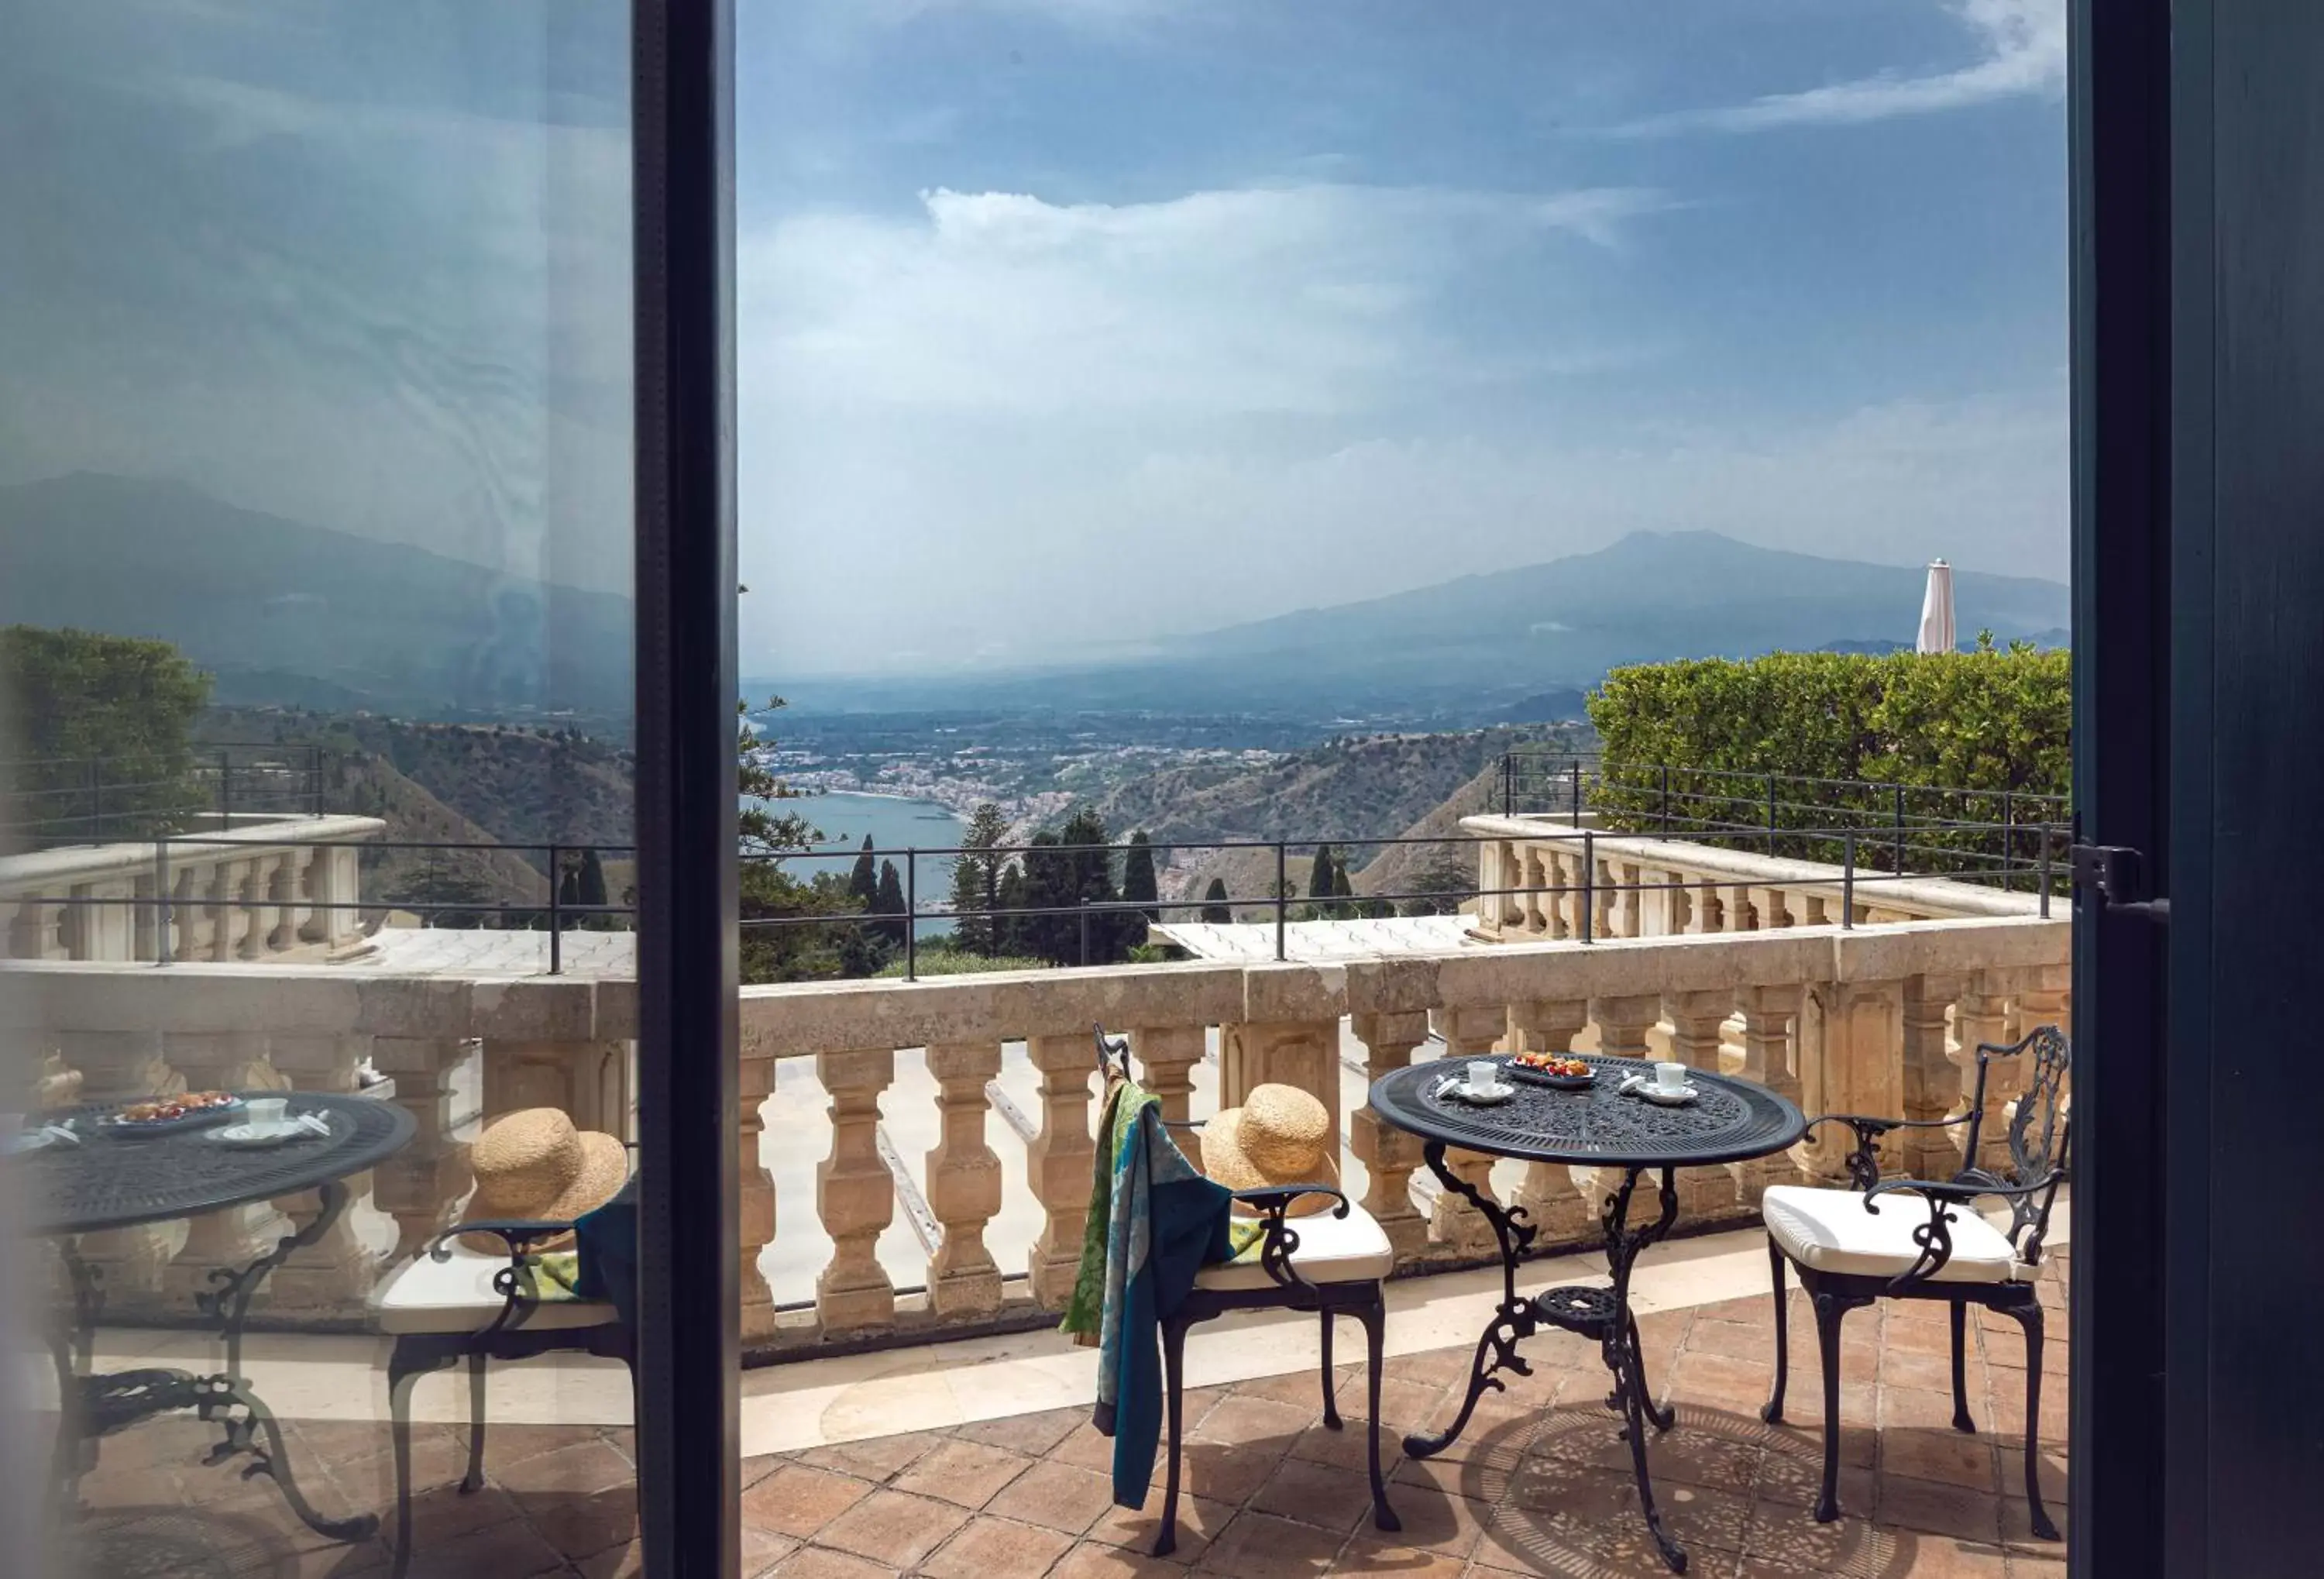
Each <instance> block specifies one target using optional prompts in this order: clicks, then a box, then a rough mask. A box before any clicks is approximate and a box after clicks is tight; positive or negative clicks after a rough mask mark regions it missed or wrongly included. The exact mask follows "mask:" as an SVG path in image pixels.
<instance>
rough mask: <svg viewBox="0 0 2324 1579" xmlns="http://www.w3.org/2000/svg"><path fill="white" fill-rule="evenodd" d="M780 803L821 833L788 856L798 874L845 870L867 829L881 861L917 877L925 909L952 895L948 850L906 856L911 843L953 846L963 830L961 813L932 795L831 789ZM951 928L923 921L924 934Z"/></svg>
mask: <svg viewBox="0 0 2324 1579" xmlns="http://www.w3.org/2000/svg"><path fill="white" fill-rule="evenodd" d="M779 809H780V810H782V811H786V812H796V813H798V815H799V816H801V817H805V818H807V821H808V822H809V823H810V824H812V825H814V827H815V829H816V832H817V833H820V834H821V835H822V836H823V838H822V840H821V842H820V843H818V844H816V845H815V846H814V849H813V852H812V853H810V854H804V855H793V856H790V857H789V858H788V860H787V861H786V863H785V864H786V865H788V867H789V869H790V870H791V871H793V872H795V873H798V874H799V875H800V876H802V877H806V876H810V875H812V874H813V873H817V872H834V873H839V874H840V875H841V876H843V877H844V876H845V875H846V873H847V872H848V870H849V869H850V868H851V867H852V866H853V864H854V863H855V857H856V855H857V854H860V853H861V851H862V845H863V838H864V836H865V835H867V834H868V835H870V836H871V846H872V849H873V852H874V853H875V854H878V856H879V857H880V859H881V860H883V861H888V860H892V861H894V862H895V863H896V874H897V875H898V876H899V877H904V876H906V875H907V874H908V873H909V874H910V875H911V877H912V878H913V880H914V881H915V882H916V883H917V888H918V900H919V903H920V907H921V908H922V909H923V910H926V909H928V908H929V907H932V906H933V907H936V908H937V909H942V908H943V907H944V906H945V905H946V904H948V903H949V902H950V900H951V898H952V868H953V857H951V856H950V855H920V856H917V857H910V858H908V857H907V854H906V853H907V852H908V851H911V850H914V849H923V850H948V849H952V848H954V847H955V846H957V845H959V844H960V841H961V836H962V835H963V834H964V833H965V832H967V829H968V824H967V822H966V820H965V819H964V818H963V817H960V816H959V815H958V814H957V813H955V812H954V811H953V810H952V808H949V807H946V806H943V805H940V804H939V803H937V802H936V801H933V800H908V799H902V798H900V797H898V796H892V795H851V794H847V793H845V792H844V791H836V790H835V791H833V792H832V793H830V794H825V795H805V796H801V797H799V798H798V799H795V800H785V801H782V802H780V803H779ZM951 930H952V923H951V922H950V921H947V920H933V921H922V922H920V923H919V934H920V936H921V937H938V936H940V935H942V934H944V933H946V932H949V931H951Z"/></svg>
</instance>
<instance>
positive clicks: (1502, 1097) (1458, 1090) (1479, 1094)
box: [1437, 1079, 1517, 1107]
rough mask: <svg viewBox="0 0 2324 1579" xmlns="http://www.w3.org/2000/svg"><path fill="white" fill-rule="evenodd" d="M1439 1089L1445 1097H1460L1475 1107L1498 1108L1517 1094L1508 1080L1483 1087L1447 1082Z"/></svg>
mask: <svg viewBox="0 0 2324 1579" xmlns="http://www.w3.org/2000/svg"><path fill="white" fill-rule="evenodd" d="M1437 1089H1438V1091H1439V1093H1440V1094H1443V1095H1445V1096H1453V1097H1458V1098H1460V1099H1461V1100H1462V1102H1465V1103H1470V1104H1471V1105H1472V1106H1475V1107H1494V1106H1498V1105H1499V1103H1504V1102H1507V1101H1508V1099H1509V1098H1511V1097H1512V1096H1515V1095H1516V1094H1517V1087H1516V1086H1515V1085H1511V1084H1509V1082H1508V1081H1506V1080H1504V1081H1502V1082H1501V1083H1500V1084H1499V1085H1487V1086H1483V1087H1479V1086H1474V1085H1470V1084H1469V1083H1468V1082H1467V1081H1466V1080H1457V1079H1456V1080H1447V1081H1446V1082H1445V1083H1444V1084H1443V1085H1442V1086H1439V1087H1438V1088H1437Z"/></svg>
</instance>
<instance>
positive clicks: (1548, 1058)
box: [1509, 1053, 1593, 1080]
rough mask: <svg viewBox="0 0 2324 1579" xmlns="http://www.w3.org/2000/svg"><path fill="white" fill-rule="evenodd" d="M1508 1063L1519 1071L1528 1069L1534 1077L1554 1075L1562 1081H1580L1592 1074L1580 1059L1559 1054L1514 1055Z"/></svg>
mask: <svg viewBox="0 0 2324 1579" xmlns="http://www.w3.org/2000/svg"><path fill="white" fill-rule="evenodd" d="M1509 1062H1510V1063H1512V1064H1515V1065H1516V1066H1517V1067H1518V1068H1520V1069H1530V1070H1532V1071H1533V1072H1534V1073H1535V1074H1536V1075H1554V1076H1557V1077H1558V1078H1560V1079H1562V1080H1580V1079H1582V1078H1584V1077H1585V1076H1589V1075H1591V1073H1593V1071H1592V1070H1591V1067H1590V1066H1589V1065H1588V1064H1586V1063H1584V1062H1583V1061H1582V1060H1581V1059H1580V1058H1569V1057H1565V1056H1563V1054H1559V1053H1516V1054H1513V1055H1511V1056H1510V1058H1509Z"/></svg>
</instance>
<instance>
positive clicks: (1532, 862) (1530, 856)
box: [1518, 845, 1554, 937]
mask: <svg viewBox="0 0 2324 1579" xmlns="http://www.w3.org/2000/svg"><path fill="white" fill-rule="evenodd" d="M1518 857H1519V859H1520V860H1521V861H1523V863H1524V868H1523V870H1524V873H1525V929H1526V932H1527V933H1529V934H1531V935H1532V936H1534V937H1549V936H1551V935H1552V928H1553V926H1554V917H1553V910H1554V907H1549V906H1545V905H1544V904H1543V902H1542V891H1543V890H1544V889H1545V888H1547V887H1548V886H1549V881H1550V880H1549V874H1548V873H1547V871H1546V870H1545V868H1544V866H1543V864H1542V858H1541V846H1540V845H1519V846H1518Z"/></svg>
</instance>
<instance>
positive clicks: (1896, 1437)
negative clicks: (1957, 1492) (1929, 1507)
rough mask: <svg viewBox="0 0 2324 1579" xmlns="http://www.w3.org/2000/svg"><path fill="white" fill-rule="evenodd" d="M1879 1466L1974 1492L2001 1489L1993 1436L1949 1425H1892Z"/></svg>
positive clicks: (1887, 1471)
mask: <svg viewBox="0 0 2324 1579" xmlns="http://www.w3.org/2000/svg"><path fill="white" fill-rule="evenodd" d="M1880 1469H1881V1473H1884V1474H1895V1475H1910V1476H1912V1477H1913V1478H1914V1479H1915V1480H1923V1481H1942V1482H1945V1483H1946V1484H1947V1485H1953V1486H1965V1487H1967V1488H1968V1489H1969V1490H1970V1491H1999V1490H2001V1485H2000V1480H1999V1470H1998V1464H1997V1457H1996V1454H1995V1451H1994V1445H1993V1439H1992V1438H1991V1437H1989V1436H1968V1435H1966V1434H1964V1433H1962V1432H1960V1431H1955V1430H1952V1429H1950V1428H1944V1429H1937V1430H1923V1431H1905V1430H1899V1429H1896V1428H1895V1427H1889V1428H1888V1429H1886V1430H1884V1431H1882V1432H1881V1434H1880Z"/></svg>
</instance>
